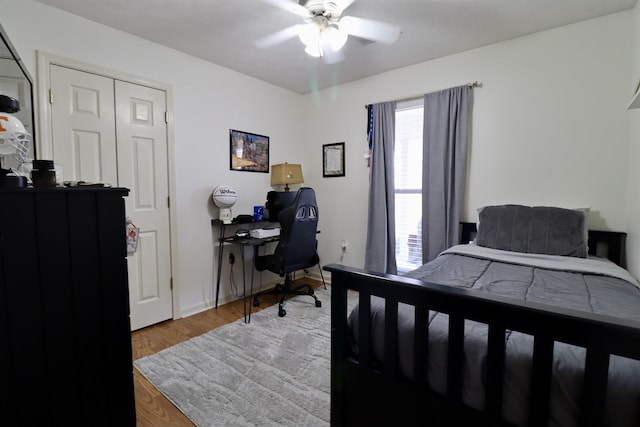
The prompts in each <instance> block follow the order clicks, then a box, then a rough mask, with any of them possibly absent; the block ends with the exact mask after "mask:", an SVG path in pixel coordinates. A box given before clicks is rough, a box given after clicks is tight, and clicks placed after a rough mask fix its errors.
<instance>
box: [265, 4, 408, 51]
mask: <svg viewBox="0 0 640 427" xmlns="http://www.w3.org/2000/svg"><path fill="white" fill-rule="evenodd" d="M262 1H264V2H266V3H269V4H271V5H273V6H275V7H278V8H280V9H283V10H286V11H288V12H291V13H294V14H296V15H298V16H300V17H301V18H302V19H303V20H304V22H305V23H304V24H297V25H293V26H290V27H287V28H284V29H282V30H280V31H277V32H275V33H273V34H270V35H268V36H266V37H264V38H262V39H260V40H258V42H257V43H256V45H257V46H258V47H261V48H270V47H273V46H275V45H277V44H280V43H282V42H284V41H286V40H288V39H291V38H293V37H296V36H298V38H299V39H300V41H302V43H304V45H305V50H304V51H305V52H306V53H307V54H308V55H311V56H315V57H321V58H322V59H323V60H324V62H326V63H334V62H338V61H340V60H341V59H342V55H341V54H340V53H339V51H340V49H342V47H343V46H344V45H345V43H346V42H347V38H348V37H349V36H355V37H358V38H361V39H365V40H370V41H373V42H380V43H385V44H393V43H395V41H396V40H398V37H400V33H401V31H400V29H399V28H398V27H396V26H394V25H391V24H387V23H386V22H381V21H374V20H371V19H365V18H358V17H355V16H342V12H344V10H345V9H346V8H347V7H349V6H350V5H351V4H352V3H353V2H354V1H355V0H300V1H296V0H262Z"/></svg>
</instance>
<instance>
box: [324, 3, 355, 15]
mask: <svg viewBox="0 0 640 427" xmlns="http://www.w3.org/2000/svg"><path fill="white" fill-rule="evenodd" d="M354 1H355V0H328V3H335V5H336V9H337V12H338V14H340V13H342V12H344V10H345V9H346V8H348V7H349V6H351V3H353V2H354Z"/></svg>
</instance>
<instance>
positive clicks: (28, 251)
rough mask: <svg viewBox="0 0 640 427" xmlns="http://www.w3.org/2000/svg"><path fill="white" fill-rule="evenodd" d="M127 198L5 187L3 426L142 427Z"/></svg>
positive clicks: (0, 223) (0, 231)
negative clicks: (131, 319)
mask: <svg viewBox="0 0 640 427" xmlns="http://www.w3.org/2000/svg"><path fill="white" fill-rule="evenodd" d="M127 194H128V190H127V189H123V188H61V187H55V188H16V189H11V188H2V187H0V425H1V426H62V425H64V426H66V427H68V426H92V427H94V426H118V427H120V426H135V424H136V414H135V398H134V391H133V365H132V355H131V330H130V323H129V293H128V282H127V265H126V242H125V211H124V199H123V198H124V197H125V196H126V195H127Z"/></svg>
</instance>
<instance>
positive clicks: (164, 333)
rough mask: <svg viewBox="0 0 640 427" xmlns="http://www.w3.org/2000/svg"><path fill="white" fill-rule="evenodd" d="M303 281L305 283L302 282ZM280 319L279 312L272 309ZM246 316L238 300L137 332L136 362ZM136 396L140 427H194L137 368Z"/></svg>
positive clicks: (270, 300) (263, 303)
mask: <svg viewBox="0 0 640 427" xmlns="http://www.w3.org/2000/svg"><path fill="white" fill-rule="evenodd" d="M302 280H304V283H309V284H311V285H312V286H314V287H318V286H321V285H322V282H316V281H314V280H310V279H302ZM302 280H301V282H302ZM275 302H277V299H276V298H275V297H271V296H265V297H263V298H261V299H260V307H258V308H255V307H254V308H253V309H252V312H253V313H255V312H256V311H259V310H263V309H265V308H269V307H271V306H272V305H273V304H274V303H275ZM271 310H272V311H273V315H274V316H277V315H278V314H277V309H276V308H275V307H274V308H271ZM243 315H244V311H243V306H242V300H238V301H234V302H231V303H228V304H225V305H222V306H219V307H218V308H217V309H209V310H207V311H204V312H202V313H198V314H195V315H193V316H189V317H186V318H184V319H178V320H168V321H166V322H162V323H159V324H157V325H153V326H149V327H148V328H144V329H140V330H138V331H134V332H133V333H132V334H131V345H132V350H133V360H136V359H139V358H141V357H144V356H148V355H150V354H154V353H157V352H158V351H160V350H163V349H165V348H167V347H171V346H172V345H175V344H178V343H180V342H182V341H186V340H188V339H189V338H193V337H195V336H198V335H202V334H204V333H206V332H208V331H210V330H211V329H214V328H217V327H219V326H222V325H226V324H227V323H231V322H234V321H236V320H237V319H240V318H242V317H243ZM133 381H134V387H135V396H136V418H137V425H138V427H194V424H193V423H192V422H191V421H190V420H189V419H188V418H187V417H185V416H184V415H183V414H182V412H180V410H178V408H176V407H175V406H174V405H173V404H172V403H171V402H170V401H169V400H168V399H167V398H166V397H164V396H163V395H162V394H161V393H160V392H159V391H158V390H157V389H156V388H155V387H154V386H153V385H152V384H151V383H150V382H149V381H147V379H146V378H144V377H143V376H142V375H141V374H140V373H139V372H138V370H137V369H134V371H133Z"/></svg>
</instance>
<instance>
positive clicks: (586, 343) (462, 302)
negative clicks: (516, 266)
mask: <svg viewBox="0 0 640 427" xmlns="http://www.w3.org/2000/svg"><path fill="white" fill-rule="evenodd" d="M462 228H463V233H462V234H463V238H462V239H461V240H464V239H468V238H469V234H468V233H469V232H471V233H472V232H474V231H475V224H472V223H465V224H462ZM465 228H466V230H464V229H465ZM465 232H466V233H467V234H466V235H465ZM625 238H626V234H625V233H619V232H607V231H589V248H590V249H589V252H590V253H592V254H595V253H596V251H601V249H600V248H601V247H602V246H603V245H604V246H605V247H606V248H607V249H606V250H607V256H608V257H609V258H610V259H612V260H613V261H614V262H617V263H618V264H620V265H624V264H625V263H624V244H625ZM324 269H325V270H327V271H330V272H331V283H332V286H331V287H332V289H331V425H332V426H362V425H397V426H400V425H402V426H408V425H422V426H424V425H429V426H431V425H434V426H461V425H465V426H476V425H489V426H499V425H509V424H507V423H506V422H504V421H503V420H502V417H501V408H502V397H503V374H504V359H505V355H504V354H505V333H506V331H507V330H516V331H521V332H524V333H527V334H529V335H532V336H534V354H533V364H532V370H533V371H532V384H531V398H530V401H529V405H530V407H529V412H528V416H527V417H528V418H527V419H528V425H530V426H541V425H546V424H547V419H548V414H549V395H550V387H551V376H552V358H553V346H554V342H555V341H559V342H565V343H568V344H573V345H577V346H580V347H584V348H586V349H587V356H586V362H585V376H584V387H583V389H584V394H583V399H582V403H581V407H580V414H581V420H580V425H585V426H599V425H603V420H604V406H605V396H606V389H607V376H608V367H609V355H611V354H616V355H620V356H624V357H628V358H632V359H637V360H640V322H636V321H625V320H621V319H618V318H612V317H608V316H603V315H596V314H592V313H586V312H581V311H576V310H570V309H562V308H556V307H551V306H547V305H543V304H538V303H533V302H520V301H514V300H511V299H508V298H503V297H498V296H493V295H487V294H480V293H475V292H473V291H468V290H463V289H457V288H452V287H448V286H443V285H437V284H433V283H426V282H422V281H419V280H414V279H409V278H405V277H400V276H395V275H388V274H379V273H373V272H368V271H364V270H361V269H357V268H351V267H346V266H343V265H338V264H331V265H327V266H325V267H324ZM349 289H351V290H354V291H357V292H359V307H360V309H359V330H358V331H357V334H358V336H359V338H358V339H359V352H358V355H357V356H354V355H353V354H352V352H351V351H350V349H349V345H348V338H347V334H348V331H347V315H348V313H347V291H348V290H349ZM371 295H376V296H379V297H382V298H385V300H386V304H385V350H384V351H385V353H384V354H385V356H384V357H385V359H384V360H385V363H384V366H379V365H377V364H376V363H375V361H374V360H372V355H371V350H370V328H371V322H370V308H371V307H370V296H371ZM400 302H402V303H405V304H410V305H413V306H415V307H416V310H415V313H416V318H415V325H416V334H415V336H419V337H425V336H427V333H428V329H427V323H428V310H434V311H439V312H443V313H447V314H448V315H449V339H448V352H447V366H448V369H447V371H448V372H447V392H446V395H444V396H443V395H440V394H436V393H434V392H432V391H430V390H429V388H428V386H427V382H426V378H427V364H426V361H427V354H428V352H429V349H428V348H427V340H425V339H421V340H416V341H414V356H413V360H414V361H415V365H414V376H413V379H412V380H409V379H406V378H403V377H401V376H400V374H399V369H398V363H397V362H398V355H397V352H396V347H397V341H398V337H397V312H398V303H400ZM465 319H469V320H475V321H478V322H482V323H485V324H487V325H488V328H489V338H488V344H487V345H488V349H487V350H488V352H487V375H486V378H487V387H486V396H485V409H484V411H483V412H480V411H477V410H474V409H472V408H469V407H467V406H465V405H464V404H463V402H462V390H463V376H462V364H463V343H464V321H465Z"/></svg>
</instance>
